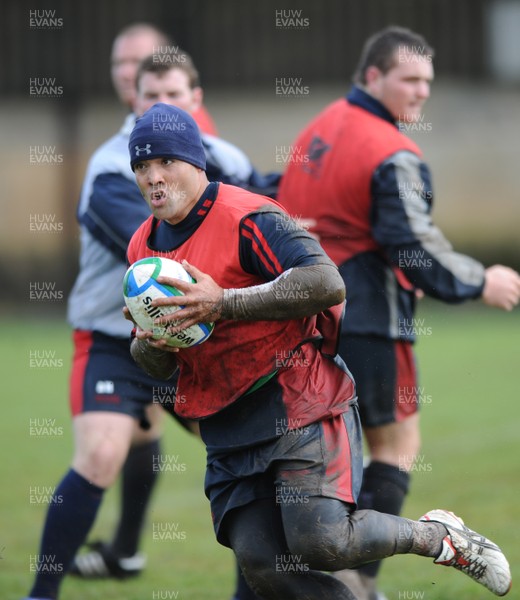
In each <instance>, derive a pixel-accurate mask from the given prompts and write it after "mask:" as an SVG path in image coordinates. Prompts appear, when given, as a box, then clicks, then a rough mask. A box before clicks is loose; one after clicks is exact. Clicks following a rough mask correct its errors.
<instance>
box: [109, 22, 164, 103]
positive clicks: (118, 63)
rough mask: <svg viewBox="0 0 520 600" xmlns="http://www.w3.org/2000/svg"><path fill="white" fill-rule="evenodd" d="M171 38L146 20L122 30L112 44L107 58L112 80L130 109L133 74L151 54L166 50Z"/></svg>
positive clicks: (120, 97) (133, 84)
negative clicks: (109, 56) (108, 58)
mask: <svg viewBox="0 0 520 600" xmlns="http://www.w3.org/2000/svg"><path fill="white" fill-rule="evenodd" d="M172 43H173V42H172V40H171V39H170V38H169V37H168V36H167V35H166V34H165V33H164V32H163V31H161V30H160V29H158V28H156V27H154V26H153V25H149V24H148V23H136V24H134V25H130V26H129V27H126V28H125V29H123V30H122V31H121V32H120V33H119V34H118V35H117V37H116V38H115V40H114V42H113V44H112V54H111V58H110V64H111V70H110V72H111V75H112V83H113V85H114V88H115V90H116V93H117V95H118V96H119V99H120V100H121V102H122V103H123V104H125V105H126V106H128V107H129V108H130V109H132V110H133V108H134V102H135V77H136V74H137V69H138V67H139V65H140V63H141V61H142V60H143V59H144V58H146V57H147V56H149V55H150V54H153V53H163V52H167V51H168V50H167V48H168V47H169V46H170V47H171V45H172Z"/></svg>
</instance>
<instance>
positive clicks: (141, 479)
mask: <svg viewBox="0 0 520 600" xmlns="http://www.w3.org/2000/svg"><path fill="white" fill-rule="evenodd" d="M160 451H161V446H160V440H154V441H152V442H148V443H146V444H141V445H139V446H133V447H132V448H130V452H129V453H128V456H127V458H126V462H125V464H124V466H123V470H122V473H123V480H122V483H121V505H122V507H121V518H120V520H119V525H118V527H117V531H116V534H115V536H114V540H113V542H112V544H111V548H112V551H113V552H114V554H115V555H116V556H118V557H128V556H133V555H134V554H135V553H136V552H137V550H138V548H139V539H140V537H141V531H142V528H143V525H144V520H145V517H146V511H147V509H148V505H149V503H150V498H151V495H152V491H153V489H154V487H155V484H156V482H157V478H158V476H159V470H158V469H157V470H154V465H155V464H158V462H159V455H160ZM154 457H155V462H154Z"/></svg>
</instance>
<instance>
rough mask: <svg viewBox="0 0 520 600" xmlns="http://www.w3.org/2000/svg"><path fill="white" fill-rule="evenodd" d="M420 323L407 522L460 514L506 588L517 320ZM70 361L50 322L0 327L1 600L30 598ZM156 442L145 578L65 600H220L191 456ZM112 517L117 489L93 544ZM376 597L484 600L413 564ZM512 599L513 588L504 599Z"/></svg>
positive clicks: (71, 584) (465, 317) (483, 593)
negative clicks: (494, 551) (496, 553)
mask: <svg viewBox="0 0 520 600" xmlns="http://www.w3.org/2000/svg"><path fill="white" fill-rule="evenodd" d="M419 319H422V321H420V322H418V326H419V325H420V327H418V328H419V329H420V331H422V332H425V335H423V336H422V337H421V338H420V340H419V343H418V345H417V352H418V357H419V367H420V383H421V399H422V407H421V411H422V432H423V446H422V449H421V454H420V457H419V461H418V462H417V465H416V469H415V471H414V472H413V479H412V489H411V493H410V495H409V497H408V500H407V502H406V506H405V510H404V516H407V517H410V518H418V517H419V516H420V515H421V514H423V513H424V512H426V511H427V510H430V509H432V508H447V509H449V510H453V511H454V512H455V513H457V514H460V516H462V517H463V518H464V520H465V521H466V523H467V524H468V525H469V526H470V527H471V528H473V529H476V530H477V531H480V532H481V533H483V534H485V535H487V536H488V537H490V538H492V539H493V540H494V541H496V542H497V543H498V544H499V545H500V546H501V547H502V548H503V550H504V551H505V552H506V554H507V556H508V558H509V561H510V563H511V566H512V571H513V580H515V576H516V577H518V576H519V575H520V568H519V567H518V565H519V563H520V549H519V547H518V543H517V538H518V534H517V531H518V523H519V522H520V504H519V502H518V497H519V492H520V475H519V470H518V439H519V436H518V431H517V429H518V423H519V421H520V407H519V401H520V395H519V391H520V386H519V384H518V372H519V370H520V369H519V364H518V359H519V347H520V327H519V325H520V323H519V313H518V311H517V312H515V313H513V314H504V313H500V312H498V311H494V310H486V311H485V312H484V310H480V309H478V308H477V307H476V306H472V307H451V308H450V307H441V308H438V307H437V305H436V308H435V310H433V307H432V305H431V304H423V305H422V306H421V309H420V314H419ZM71 348H72V345H71V342H70V332H69V329H68V328H67V326H66V325H64V324H63V323H62V322H60V321H55V322H51V323H44V322H39V321H30V322H26V323H24V324H23V325H22V326H20V325H17V324H14V323H9V322H7V321H4V322H3V323H2V336H1V339H0V364H2V368H3V372H4V377H3V393H2V397H3V409H4V410H3V418H2V419H1V420H0V444H1V446H0V448H1V451H2V458H3V460H2V473H3V477H2V485H1V487H0V513H1V515H2V519H1V527H0V597H1V598H5V599H6V600H7V599H10V600H11V599H12V600H16V599H17V598H21V597H22V596H24V595H25V594H26V593H27V592H28V589H29V587H30V585H31V581H32V578H33V575H34V573H33V571H32V570H33V569H34V566H33V563H32V558H31V557H33V559H34V556H35V555H36V554H37V553H38V543H39V537H40V531H41V527H42V523H43V519H44V515H45V511H46V508H47V504H46V502H47V501H48V496H49V495H50V493H52V491H53V489H54V487H55V486H56V484H57V483H58V481H59V479H60V478H61V476H62V474H63V473H64V472H65V470H66V469H67V468H68V465H69V462H70V459H71V455H72V437H71V428H70V418H69V412H68V405H67V387H68V374H69V367H70V355H71ZM165 429H166V432H165V433H166V435H165V436H164V448H163V453H164V454H168V455H169V456H171V457H173V458H172V460H173V461H174V462H175V463H176V464H177V465H179V467H178V468H175V469H172V470H169V471H165V472H164V473H163V476H162V477H161V480H160V482H159V485H158V489H157V492H156V495H155V499H154V502H153V506H152V510H151V513H150V515H149V519H148V523H147V526H146V529H145V532H144V535H143V550H144V551H145V552H146V553H147V555H148V560H149V564H148V568H147V569H146V572H145V573H144V574H143V575H142V576H141V577H139V578H137V579H135V580H128V581H126V582H113V581H105V582H103V581H101V582H84V581H80V580H77V579H74V578H71V577H69V578H66V580H65V583H64V585H63V588H62V594H61V597H62V598H63V599H64V600H89V599H97V598H103V599H104V600H154V599H158V598H179V599H180V600H228V599H229V598H230V597H231V593H232V589H233V581H234V566H233V560H232V555H231V552H230V551H229V550H227V549H225V548H223V547H221V546H219V545H218V544H217V543H216V542H215V539H214V535H213V530H212V526H211V519H210V513H209V505H208V502H207V500H206V498H205V496H204V493H203V477H204V450H203V447H202V444H201V443H200V442H199V441H198V440H197V439H195V438H194V437H192V436H191V435H190V434H188V433H186V432H184V431H183V430H182V429H180V428H179V427H178V426H177V425H176V424H175V423H173V422H172V421H171V420H168V421H167V422H166V427H165ZM117 511H118V490H117V489H114V490H111V491H110V492H109V493H108V494H107V495H106V497H105V501H104V504H103V507H102V510H101V512H100V514H99V516H98V520H97V522H96V525H95V527H94V530H93V531H92V532H91V535H90V539H95V538H105V539H106V538H107V537H108V536H110V535H111V532H112V530H113V526H114V523H115V520H116V517H117ZM154 530H155V535H154ZM157 531H170V532H176V535H166V536H165V535H163V536H160V535H157ZM161 537H162V539H161ZM252 543H254V540H252ZM381 588H382V590H383V591H384V592H385V593H386V595H387V596H388V598H389V600H394V599H395V600H401V599H408V598H414V599H424V600H452V599H456V600H480V599H482V600H485V599H486V598H490V597H492V595H491V594H490V593H489V592H487V590H485V589H484V588H482V587H480V586H478V585H477V584H475V583H473V582H471V581H470V580H469V579H468V578H467V577H465V576H463V575H461V574H460V573H456V572H455V571H454V570H453V569H446V568H443V567H439V566H435V565H433V564H432V562H431V561H430V559H423V558H419V557H415V556H401V557H395V558H391V559H389V560H387V561H386V563H385V565H384V567H383V571H382V575H381ZM516 594H517V593H516V592H515V587H514V588H513V591H512V592H511V594H510V596H509V597H510V598H515V597H519V596H518V595H516ZM281 600H282V599H281Z"/></svg>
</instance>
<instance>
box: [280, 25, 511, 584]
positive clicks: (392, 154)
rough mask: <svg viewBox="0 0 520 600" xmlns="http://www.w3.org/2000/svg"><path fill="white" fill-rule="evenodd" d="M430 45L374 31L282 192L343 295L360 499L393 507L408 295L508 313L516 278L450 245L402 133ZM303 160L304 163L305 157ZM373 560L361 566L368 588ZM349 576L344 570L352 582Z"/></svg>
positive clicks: (411, 426) (404, 413) (409, 376)
mask: <svg viewBox="0 0 520 600" xmlns="http://www.w3.org/2000/svg"><path fill="white" fill-rule="evenodd" d="M432 57H433V51H432V49H431V48H430V47H429V46H428V44H427V43H426V41H425V40H424V38H422V37H421V36H420V35H417V34H415V33H413V32H411V31H409V30H405V29H402V28H396V27H392V28H388V29H386V30H383V31H381V32H379V33H377V34H375V35H374V36H373V37H371V38H370V39H369V40H368V41H367V42H366V45H365V47H364V49H363V52H362V56H361V59H360V62H359V66H358V69H357V72H356V74H355V85H354V87H353V88H352V90H351V91H350V92H349V94H348V95H347V96H346V97H345V98H341V99H340V100H337V101H336V102H334V103H333V104H331V105H330V106H328V107H327V108H326V109H325V110H324V111H323V112H322V113H320V114H319V115H318V116H317V117H315V118H314V119H313V120H312V121H311V122H310V123H309V124H308V125H307V126H306V127H305V129H304V130H303V131H302V133H301V134H300V135H299V136H298V138H297V140H296V141H295V142H294V145H293V148H294V149H295V155H294V156H293V157H292V159H291V160H290V161H289V163H288V164H289V166H288V168H287V171H286V172H285V174H284V176H283V178H282V183H281V186H280V190H279V196H278V198H279V200H280V202H281V203H282V204H283V205H284V206H285V207H286V208H287V210H288V211H289V213H291V214H292V215H295V216H298V217H299V218H302V219H304V220H306V222H307V223H309V224H310V225H311V231H312V232H313V233H314V234H315V235H316V236H317V237H318V238H319V240H320V242H321V245H322V246H323V248H324V249H325V251H326V252H327V254H328V255H329V256H330V257H331V258H332V259H333V261H334V262H335V263H336V264H337V265H338V267H339V269H340V272H341V274H342V276H343V279H344V281H345V285H346V288H347V293H348V309H347V312H346V317H345V319H344V321H343V328H342V338H341V344H340V354H341V356H342V357H343V358H344V359H345V360H346V362H347V364H348V365H349V368H350V369H351V370H352V373H353V375H354V378H355V380H356V386H357V390H358V395H359V402H360V414H361V420H362V423H363V427H364V433H365V437H366V440H367V442H368V448H369V451H370V459H371V461H370V464H369V465H368V466H367V468H366V469H365V473H364V479H363V487H362V491H361V495H360V506H361V507H363V508H373V509H375V510H379V511H381V512H386V513H391V514H395V515H398V514H400V511H401V507H402V504H403V501H404V498H405V494H406V493H407V491H408V485H409V471H410V469H411V468H412V465H413V463H414V460H415V457H416V455H417V452H418V450H419V444H420V438H419V414H418V412H417V409H418V403H417V383H416V369H415V359H414V355H413V353H412V343H413V341H414V337H415V329H416V327H415V326H414V314H415V302H416V294H417V291H418V290H420V291H422V293H425V294H427V295H429V296H431V297H433V298H436V299H438V300H442V301H444V302H451V303H457V302H462V301H464V300H469V299H477V298H480V299H482V301H483V302H484V303H485V304H487V305H490V306H496V307H499V308H502V309H505V310H511V309H512V308H513V307H514V306H516V305H517V304H518V301H519V296H520V278H519V276H518V274H517V273H516V272H515V271H513V270H512V269H510V268H507V267H504V266H499V265H495V266H492V267H489V268H487V269H486V268H485V267H484V266H483V265H481V264H480V263H479V262H477V261H476V260H473V259H472V258H470V257H468V256H463V255H461V254H459V253H457V252H455V251H454V250H453V248H452V247H451V245H450V243H449V242H448V241H447V240H446V238H445V237H444V236H443V234H442V232H441V231H440V230H439V229H438V228H437V227H436V226H435V225H434V223H433V221H432V219H431V215H430V213H431V210H432V204H433V193H432V187H431V177H430V171H429V169H428V166H427V165H426V163H425V162H424V160H423V158H422V153H421V151H420V149H419V148H418V147H417V145H416V144H415V143H414V142H412V141H411V140H410V139H409V138H408V137H406V136H405V135H404V134H403V133H402V132H401V131H400V129H399V122H402V123H404V124H406V123H414V122H416V121H417V120H418V119H419V118H420V116H421V110H422V107H423V105H424V103H425V101H426V100H427V99H428V97H429V94H430V85H431V82H432V79H433V65H432ZM305 156H306V157H307V160H306V161H302V158H303V157H305ZM377 569H378V564H377V563H374V564H371V565H368V566H367V567H364V568H362V569H361V570H360V574H361V577H362V579H363V583H364V584H365V587H366V588H367V590H368V593H369V594H374V593H375V591H374V587H375V581H374V578H375V576H376V573H377ZM353 576H354V575H352V576H351V577H353Z"/></svg>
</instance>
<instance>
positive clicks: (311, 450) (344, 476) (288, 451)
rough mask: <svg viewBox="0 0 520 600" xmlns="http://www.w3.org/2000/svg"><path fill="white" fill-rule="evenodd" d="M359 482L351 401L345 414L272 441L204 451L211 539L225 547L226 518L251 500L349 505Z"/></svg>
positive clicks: (360, 461)
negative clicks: (324, 500)
mask: <svg viewBox="0 0 520 600" xmlns="http://www.w3.org/2000/svg"><path fill="white" fill-rule="evenodd" d="M230 426H231V427H233V426H234V425H233V424H231V425H230ZM362 477H363V447H362V440H361V425H360V422H359V415H358V410H357V403H356V402H353V403H352V404H351V405H350V407H349V410H348V411H347V412H346V413H343V414H341V415H338V416H337V417H333V418H331V419H327V420H325V421H318V422H317V423H311V424H310V425H307V426H305V427H302V428H301V429H296V430H293V431H288V432H287V433H286V434H285V435H282V436H281V437H279V438H276V439H275V440H273V441H270V442H266V443H263V444H258V445H256V446H251V447H247V448H242V449H240V450H235V451H228V452H226V451H224V450H222V449H219V450H218V451H213V452H208V463H207V470H206V481H205V490H206V496H207V497H208V498H209V500H210V503H211V513H212V518H213V525H214V528H215V533H216V536H217V540H218V541H219V542H220V543H221V544H223V545H224V546H229V540H228V536H227V532H226V524H225V517H226V514H228V513H229V511H231V510H233V509H236V508H239V507H241V506H245V505H246V504H249V503H250V502H253V501H254V500H260V499H263V498H272V499H273V502H276V503H277V504H284V503H293V504H294V503H305V501H306V500H305V499H306V497H308V496H326V497H329V498H336V499H338V500H342V501H343V502H347V503H349V504H352V505H354V506H355V505H356V503H357V498H358V494H359V490H360V487H361V479H362ZM307 501H308V500H307ZM253 543H254V540H253Z"/></svg>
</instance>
